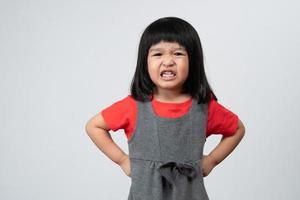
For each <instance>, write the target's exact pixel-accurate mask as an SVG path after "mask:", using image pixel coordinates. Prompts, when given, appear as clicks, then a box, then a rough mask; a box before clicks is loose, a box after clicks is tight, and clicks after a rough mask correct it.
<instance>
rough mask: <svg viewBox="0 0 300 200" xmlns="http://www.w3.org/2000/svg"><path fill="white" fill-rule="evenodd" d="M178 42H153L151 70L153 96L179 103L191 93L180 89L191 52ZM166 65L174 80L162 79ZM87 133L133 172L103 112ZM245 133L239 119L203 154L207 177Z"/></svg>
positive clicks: (120, 164)
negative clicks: (174, 75)
mask: <svg viewBox="0 0 300 200" xmlns="http://www.w3.org/2000/svg"><path fill="white" fill-rule="evenodd" d="M180 48H182V47H181V46H180V45H179V44H178V43H169V42H160V43H158V44H156V45H153V46H152V47H151V48H150V49H149V53H148V58H147V62H148V72H149V75H150V78H151V80H152V81H153V83H154V84H155V85H156V88H155V90H154V93H153V96H154V98H156V99H157V100H159V101H162V102H170V103H180V102H184V101H186V100H187V99H188V98H189V97H190V96H189V95H187V94H183V93H181V91H182V85H183V83H184V81H185V80H186V78H187V75H188V70H189V67H188V63H189V62H188V55H187V52H186V51H185V49H180ZM163 69H174V70H175V71H176V78H175V79H174V80H172V81H165V80H162V78H161V77H160V72H161V71H162V70H163ZM85 129H86V133H87V134H88V136H89V137H90V138H91V140H92V141H93V143H94V144H95V145H96V146H97V147H98V148H99V149H100V150H101V151H102V152H103V153H104V154H105V155H106V156H107V157H108V158H109V159H111V160H112V161H113V162H115V163H116V164H117V165H119V166H120V168H121V169H122V170H123V172H124V173H125V174H126V175H127V176H129V177H130V176H131V168H130V160H129V156H128V155H127V154H126V153H125V152H124V151H123V150H122V149H121V148H120V147H119V146H118V145H117V144H116V143H115V142H114V141H113V139H112V137H111V135H110V133H109V131H110V129H109V127H108V125H107V124H106V122H105V121H104V119H103V117H102V115H101V113H98V114H96V115H95V116H93V117H92V118H91V119H90V120H89V121H88V122H87V123H86V126H85ZM244 134H245V127H244V125H243V123H242V122H241V121H240V120H239V121H238V127H237V129H236V131H235V133H234V135H232V136H228V137H224V136H223V137H222V139H221V141H220V143H219V144H218V145H217V146H216V147H215V148H214V149H213V150H212V151H211V152H210V153H209V154H208V155H203V161H202V166H199V167H201V169H202V174H203V176H204V177H206V176H208V174H209V173H210V172H211V171H212V169H213V168H214V167H216V166H217V165H218V164H219V163H220V162H222V161H223V160H224V159H225V158H226V157H227V156H228V155H229V154H230V153H231V152H232V151H233V150H234V149H235V148H236V146H237V145H238V144H239V142H240V141H241V140H242V138H243V137H244Z"/></svg>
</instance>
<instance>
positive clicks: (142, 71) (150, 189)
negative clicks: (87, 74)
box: [86, 17, 245, 200]
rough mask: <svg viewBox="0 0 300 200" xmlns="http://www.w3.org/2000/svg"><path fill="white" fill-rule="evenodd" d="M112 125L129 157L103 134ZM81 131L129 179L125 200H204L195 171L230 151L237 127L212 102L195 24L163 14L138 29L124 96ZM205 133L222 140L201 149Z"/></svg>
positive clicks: (202, 171) (239, 134)
mask: <svg viewBox="0 0 300 200" xmlns="http://www.w3.org/2000/svg"><path fill="white" fill-rule="evenodd" d="M119 129H124V131H125V133H126V136H127V139H128V140H127V141H128V148H129V155H126V154H125V153H124V152H123V151H122V150H121V149H120V148H119V147H118V146H117V145H116V143H114V141H113V140H112V138H111V136H110V134H109V132H108V131H109V130H113V131H117V130H119ZM86 132H87V133H88V135H89V137H90V138H91V140H92V141H93V142H94V143H95V145H97V147H98V148H99V149H100V150H101V151H102V152H103V153H104V154H105V155H106V156H108V157H109V158H110V159H111V160H112V161H114V162H115V163H116V164H118V165H119V166H120V167H121V169H122V170H123V171H124V173H125V174H126V175H127V176H128V177H130V178H131V186H130V191H129V195H128V200H207V199H209V197H208V195H207V192H206V189H205V186H204V181H203V177H205V176H207V175H208V174H209V173H210V172H211V170H212V169H213V168H214V167H215V166H216V165H218V164H219V163H220V162H221V161H222V160H223V159H224V158H226V157H227V156H228V155H229V154H230V153H231V152H232V150H233V149H234V148H235V147H236V146H237V145H238V143H239V142H240V140H241V139H242V138H243V136H244V133H245V128H244V126H243V123H242V122H241V121H240V120H239V118H238V116H237V115H236V114H234V113H233V112H231V111H230V110H228V109H226V108H225V107H223V106H222V105H221V104H219V103H218V102H217V97H216V96H215V94H214V93H213V91H212V89H211V88H210V86H209V84H208V81H207V78H206V75H205V71H204V63H203V53H202V46H201V43H200V39H199V36H198V34H197V32H196V30H195V29H194V28H193V27H192V26H191V25H190V24H189V23H188V22H186V21H184V20H182V19H180V18H176V17H165V18H161V19H158V20H156V21H154V22H152V23H151V24H150V25H149V26H148V27H147V28H146V29H145V31H144V33H143V34H142V37H141V40H140V44H139V51H138V59H137V66H136V71H135V74H134V77H133V80H132V84H131V94H130V95H128V96H126V97H125V98H123V99H121V100H119V101H117V102H115V103H113V104H112V105H110V106H109V107H107V108H105V109H103V110H102V111H101V112H100V113H98V114H97V115H96V116H94V117H92V118H91V119H90V120H89V122H88V123H87V124H86ZM211 134H222V135H223V138H222V140H221V141H220V143H219V144H218V145H217V147H215V149H213V151H211V152H210V153H209V155H203V147H204V144H205V141H206V138H207V137H208V136H209V135H211Z"/></svg>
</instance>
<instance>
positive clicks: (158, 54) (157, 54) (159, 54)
mask: <svg viewBox="0 0 300 200" xmlns="http://www.w3.org/2000/svg"><path fill="white" fill-rule="evenodd" d="M152 56H161V53H156V54H153V55H152Z"/></svg>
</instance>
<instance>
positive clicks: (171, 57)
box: [147, 41, 189, 91]
mask: <svg viewBox="0 0 300 200" xmlns="http://www.w3.org/2000/svg"><path fill="white" fill-rule="evenodd" d="M147 62H148V72H149V75H150V78H151V80H152V81H153V83H154V84H155V85H156V87H157V89H158V90H160V89H167V90H174V91H181V89H182V85H183V83H184V82H185V80H186V79H187V76H188V72H189V59H188V53H187V51H186V49H185V48H184V47H182V46H180V45H179V44H178V43H175V42H164V41H162V42H160V43H157V44H155V45H152V46H151V47H150V49H149V51H148V57H147ZM165 70H167V72H166V73H162V72H163V71H165ZM168 71H169V72H168ZM171 72H172V73H171Z"/></svg>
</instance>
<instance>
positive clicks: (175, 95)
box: [153, 88, 191, 103]
mask: <svg viewBox="0 0 300 200" xmlns="http://www.w3.org/2000/svg"><path fill="white" fill-rule="evenodd" d="M153 96H154V98H155V99H156V100H158V101H162V102H171V103H172V102H184V101H186V100H187V99H189V98H190V97H191V95H190V94H185V93H182V92H181V90H167V89H161V88H159V89H154V92H153Z"/></svg>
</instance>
